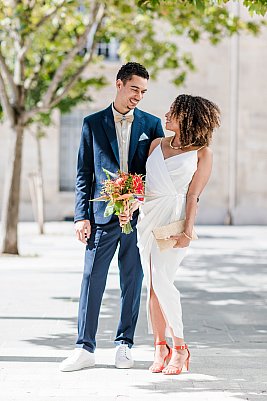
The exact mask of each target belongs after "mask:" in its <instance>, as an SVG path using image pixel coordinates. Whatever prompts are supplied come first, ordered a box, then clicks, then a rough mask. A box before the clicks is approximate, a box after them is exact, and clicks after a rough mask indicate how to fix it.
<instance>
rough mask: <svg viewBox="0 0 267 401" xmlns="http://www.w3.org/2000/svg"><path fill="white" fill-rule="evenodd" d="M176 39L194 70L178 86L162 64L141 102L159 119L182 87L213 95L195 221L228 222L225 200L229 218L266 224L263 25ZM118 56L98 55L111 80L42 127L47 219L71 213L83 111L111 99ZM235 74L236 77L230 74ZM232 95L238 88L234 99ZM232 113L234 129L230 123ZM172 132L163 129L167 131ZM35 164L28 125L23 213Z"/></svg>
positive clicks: (0, 137)
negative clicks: (227, 34)
mask: <svg viewBox="0 0 267 401" xmlns="http://www.w3.org/2000/svg"><path fill="white" fill-rule="evenodd" d="M177 40H179V45H180V48H182V49H186V50H187V51H189V52H192V54H193V57H194V61H195V64H196V67H197V71H196V72H194V73H190V74H189V75H188V78H187V81H186V85H185V86H184V87H180V88H178V89H177V88H176V87H175V86H174V85H173V84H171V83H170V80H171V78H172V74H171V73H170V72H166V71H163V72H161V73H160V74H159V76H158V78H157V80H156V81H151V82H149V90H148V93H147V94H146V95H145V98H144V99H143V100H142V102H141V103H140V105H139V107H140V108H141V109H143V110H146V111H148V112H150V113H153V114H155V115H157V116H159V117H161V118H162V122H163V124H164V114H165V112H166V111H168V109H169V106H170V104H171V102H172V101H173V100H174V98H175V97H176V96H177V95H178V94H180V93H189V94H193V95H200V96H203V97H207V98H208V99H210V100H212V101H214V102H216V103H217V104H218V105H219V106H220V108H221V111H222V125H221V128H220V129H219V130H218V131H217V132H216V133H215V134H214V140H213V143H212V148H213V151H214V167H213V172H212V177H211V179H210V182H209V184H208V186H207V188H206V190H205V193H204V194H203V195H202V196H201V202H200V205H199V211H198V216H197V221H198V223H199V224H226V223H227V222H228V221H229V207H230V211H231V214H232V220H233V223H234V224H241V225H243V224H266V223H267V185H266V175H265V174H266V171H267V141H266V138H265V137H266V135H267V131H266V130H267V128H266V127H267V111H266V105H267V74H266V65H267V46H266V43H267V29H265V30H264V31H263V32H262V34H261V36H259V37H256V38H255V37H252V36H249V35H241V36H240V38H239V43H237V44H236V43H234V42H233V39H229V38H226V39H224V40H223V41H222V42H221V43H220V44H219V45H218V46H216V47H214V46H212V45H210V44H209V43H208V41H207V40H201V41H200V42H199V43H197V44H192V43H190V42H189V41H188V40H186V39H177ZM233 50H234V51H233ZM238 56H239V57H238ZM235 57H237V58H236V60H234V58H235ZM238 61H239V63H238ZM120 64H121V63H120V61H118V60H117V61H116V60H115V61H106V62H104V63H103V73H104V74H105V75H106V76H107V78H108V80H109V82H110V85H108V86H107V87H105V88H104V89H102V90H101V91H98V92H95V93H93V94H92V95H93V99H94V101H93V102H92V103H90V104H88V105H83V106H82V107H79V108H78V109H76V110H74V111H73V112H72V113H71V114H69V115H64V116H60V114H59V113H58V112H54V124H53V125H52V126H51V127H49V128H47V129H46V137H45V138H44V139H42V158H43V176H44V187H45V216H46V220H63V219H67V218H68V219H69V218H72V216H73V208H74V191H73V189H74V184H75V168H76V155H77V148H78V145H79V139H80V130H81V124H82V119H83V117H84V116H86V115H88V114H90V113H92V112H94V111H97V110H99V109H102V108H104V107H106V106H107V105H109V104H110V103H111V102H112V100H113V98H114V94H115V86H114V82H115V76H116V72H117V70H118V68H119V67H120ZM235 68H236V71H235V72H234V71H233V69H235ZM98 71H99V67H95V72H98ZM93 73H94V70H90V75H92V74H93ZM235 73H236V76H235V77H234V78H233V76H234V74H235ZM235 78H237V81H234V80H233V79H235ZM236 83H238V85H236V92H235V94H233V85H235V84H236ZM233 96H236V99H235V100H236V101H235V102H233ZM233 121H234V124H235V127H236V129H234V130H233V129H232V128H231V127H232V126H233ZM163 126H164V125H163ZM9 134H10V133H9V132H8V128H7V126H6V125H5V124H2V125H0V207H1V200H2V192H3V184H4V174H5V169H6V168H7V165H8V160H7V151H6V149H7V146H8V137H9ZM170 134H171V133H170V132H169V133H168V132H166V135H170ZM233 144H234V146H233ZM235 145H236V147H235ZM36 169H37V150H36V141H35V139H34V136H33V135H32V133H30V132H27V133H26V134H25V142H24V149H23V169H22V188H21V207H20V219H21V220H32V219H33V211H32V204H31V199H30V192H29V183H28V176H29V174H30V173H31V172H33V171H36ZM231 183H232V184H231ZM233 184H234V185H233Z"/></svg>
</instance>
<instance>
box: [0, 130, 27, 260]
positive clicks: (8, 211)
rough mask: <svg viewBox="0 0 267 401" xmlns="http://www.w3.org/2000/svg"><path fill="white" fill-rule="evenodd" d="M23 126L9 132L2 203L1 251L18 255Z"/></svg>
mask: <svg viewBox="0 0 267 401" xmlns="http://www.w3.org/2000/svg"><path fill="white" fill-rule="evenodd" d="M23 131H24V127H23V126H21V125H16V126H15V127H14V128H13V132H12V134H11V144H10V154H9V158H8V165H7V170H6V178H5V180H6V181H5V188H4V196H3V205H2V218H1V220H2V236H1V237H2V243H1V252H2V253H8V254H13V255H18V253H19V252H18V235H17V229H18V216H19V198H20V176H21V164H22V163H21V162H22V143H23Z"/></svg>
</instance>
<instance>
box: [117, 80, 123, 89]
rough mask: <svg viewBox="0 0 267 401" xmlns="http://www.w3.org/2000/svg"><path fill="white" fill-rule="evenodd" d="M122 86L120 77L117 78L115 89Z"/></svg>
mask: <svg viewBox="0 0 267 401" xmlns="http://www.w3.org/2000/svg"><path fill="white" fill-rule="evenodd" d="M122 86H123V82H122V80H121V79H117V81H116V88H117V89H121V88H122Z"/></svg>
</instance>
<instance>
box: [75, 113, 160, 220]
mask: <svg viewBox="0 0 267 401" xmlns="http://www.w3.org/2000/svg"><path fill="white" fill-rule="evenodd" d="M143 133H145V135H146V136H147V137H148V139H144V140H140V141H139V138H140V136H141V135H142V134H143ZM163 136H164V132H163V129H162V126H161V121H160V119H159V118H157V117H155V116H153V115H152V114H149V113H145V112H144V111H141V110H139V109H137V108H135V109H134V120H133V123H132V126H131V137H130V147H129V155H128V169H129V173H137V174H143V175H145V164H146V160H147V157H148V151H149V147H150V144H151V142H152V141H153V140H154V139H155V138H158V137H163ZM103 168H105V169H107V170H109V171H111V172H113V173H116V172H117V171H118V170H119V168H120V160H119V149H118V142H117V135H116V128H115V123H114V116H113V112H112V106H111V105H110V106H109V107H108V108H107V109H105V110H101V111H99V112H98V113H95V114H91V115H89V116H87V117H85V119H84V121H83V127H82V135H81V143H80V148H79V153H78V163H77V180H76V202H75V215H74V221H75V222H76V221H79V220H90V221H91V222H94V223H96V224H106V223H108V222H109V221H110V219H111V217H112V216H109V217H104V210H105V207H106V202H89V200H90V199H93V198H97V197H99V196H101V194H100V191H101V189H102V183H103V181H104V180H105V179H106V178H107V177H106V174H105V173H104V171H103Z"/></svg>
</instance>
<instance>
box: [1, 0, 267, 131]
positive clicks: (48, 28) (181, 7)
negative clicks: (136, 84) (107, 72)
mask: <svg viewBox="0 0 267 401" xmlns="http://www.w3.org/2000/svg"><path fill="white" fill-rule="evenodd" d="M226 3H228V1H227V0H217V1H216V2H215V1H214V0H99V1H98V2H96V4H98V5H99V4H103V5H104V6H105V14H104V15H105V19H104V20H103V21H102V23H100V24H99V25H98V26H97V29H96V31H95V32H94V31H91V33H90V35H91V36H90V35H88V38H89V37H90V40H88V42H87V44H86V43H85V44H84V48H82V49H80V48H79V49H78V47H79V46H78V45H79V40H80V39H81V37H82V35H83V33H84V32H85V30H86V29H88V26H90V21H91V20H92V21H94V22H95V18H96V16H95V15H93V4H94V2H91V1H90V0H84V1H83V2H82V6H81V2H80V1H79V0H47V1H45V2H44V1H43V0H35V1H34V2H29V1H26V0H25V1H21V2H15V3H11V2H9V1H2V2H0V50H1V53H2V55H3V58H4V59H5V62H6V65H7V67H8V68H9V70H10V73H11V75H13V76H14V74H15V71H16V72H18V71H20V72H21V74H22V75H21V77H19V78H17V77H16V81H17V82H19V84H20V85H23V90H24V96H23V97H22V99H23V104H21V105H18V107H17V108H16V111H15V113H17V110H21V112H24V111H25V112H30V111H31V110H37V111H38V109H40V112H39V113H38V114H36V113H35V115H34V116H32V115H31V117H30V118H29V119H28V121H27V122H26V123H27V124H31V123H32V122H38V123H41V122H43V123H44V124H45V125H47V124H50V122H51V117H50V114H51V110H52V109H53V108H58V109H60V111H61V112H63V113H66V112H69V111H70V110H71V109H72V108H73V107H75V106H77V105H78V104H79V103H81V102H90V101H92V96H91V89H92V88H96V89H99V88H101V87H103V86H104V85H106V84H107V82H106V81H105V79H104V78H103V76H102V75H101V74H100V73H98V74H95V75H93V76H92V73H91V71H90V66H92V65H94V64H96V63H99V62H101V60H102V58H101V57H98V56H97V55H96V54H95V53H94V52H93V51H92V49H94V48H95V46H96V44H97V43H98V42H103V41H104V42H107V43H108V42H109V41H111V40H112V39H114V38H116V40H117V41H118V43H119V55H120V57H121V60H122V62H125V61H129V60H135V61H138V62H140V63H143V64H144V65H145V66H146V67H147V68H148V69H149V71H150V75H151V77H152V78H155V77H156V76H157V74H158V72H159V71H160V70H162V69H167V70H171V71H172V72H173V73H172V76H173V83H174V84H175V85H177V86H179V85H181V84H183V83H184V82H185V80H186V76H187V74H188V72H189V71H194V70H195V66H194V62H193V59H192V56H191V55H190V54H189V53H188V52H184V51H181V49H180V37H181V38H182V40H184V38H188V39H189V40H191V41H192V42H194V43H196V42H198V41H199V40H201V39H202V38H208V39H209V40H210V42H211V43H212V44H214V45H216V44H217V43H218V42H220V41H221V40H222V39H223V38H225V37H226V36H231V35H234V34H236V33H237V32H242V31H244V32H248V33H251V34H254V35H256V34H258V33H259V32H260V28H261V25H262V24H264V23H265V22H264V21H261V20H260V19H259V18H257V19H256V20H253V19H251V20H249V19H248V20H246V21H242V20H241V19H240V18H238V17H237V16H233V15H232V14H231V13H229V11H228V9H227V7H226V6H225V4H226ZM11 4H12V6H11ZM244 4H245V5H246V7H247V8H248V9H249V11H250V12H251V14H253V13H254V14H255V13H258V14H259V15H264V14H265V12H266V9H267V1H266V0H244ZM88 24H89V25H88ZM91 46H92V47H91ZM86 48H87V49H86ZM72 49H73V51H74V56H73V57H72V60H71V62H70V63H69V64H68V66H67V67H66V68H65V69H64V71H63V72H62V74H61V75H60V79H59V80H58V82H57V84H56V85H55V88H54V90H53V96H52V98H51V99H50V103H49V104H50V106H49V105H48V106H49V107H46V109H43V110H41V108H42V105H43V101H44V98H45V95H46V93H47V91H48V89H49V87H50V85H51V82H52V81H53V79H54V78H55V76H56V74H57V72H58V70H60V68H61V67H62V64H64V63H65V62H66V60H67V59H68V56H69V54H70V52H71V51H72ZM75 49H77V50H76V51H75ZM90 52H91V53H90ZM19 63H21V64H19ZM85 72H86V73H85ZM5 83H6V86H7V93H8V94H10V93H11V88H10V87H9V86H8V82H7V80H5ZM12 106H13V105H12ZM1 110H2V109H0V116H1V114H2V111H1Z"/></svg>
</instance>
